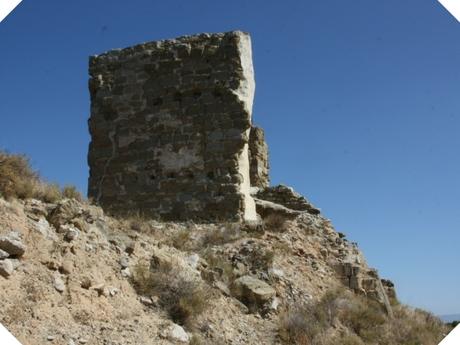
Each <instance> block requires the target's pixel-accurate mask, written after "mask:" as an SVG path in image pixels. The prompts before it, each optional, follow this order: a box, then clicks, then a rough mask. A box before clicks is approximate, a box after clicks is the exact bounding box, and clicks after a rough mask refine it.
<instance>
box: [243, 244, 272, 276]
mask: <svg viewBox="0 0 460 345" xmlns="http://www.w3.org/2000/svg"><path fill="white" fill-rule="evenodd" d="M274 260H275V252H274V251H273V250H269V249H267V248H262V247H259V248H257V250H253V251H252V252H250V253H249V255H248V256H247V262H248V264H249V265H250V267H251V270H252V271H268V269H269V268H271V267H272V266H273V261H274Z"/></svg>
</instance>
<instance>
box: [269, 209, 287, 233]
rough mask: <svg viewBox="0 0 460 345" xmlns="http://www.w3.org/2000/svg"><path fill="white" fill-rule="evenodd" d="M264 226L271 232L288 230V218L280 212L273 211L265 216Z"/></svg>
mask: <svg viewBox="0 0 460 345" xmlns="http://www.w3.org/2000/svg"><path fill="white" fill-rule="evenodd" d="M264 228H265V229H266V230H267V231H271V232H285V231H287V219H286V218H285V217H283V216H281V215H279V214H276V213H273V214H271V215H269V216H267V217H266V218H264Z"/></svg>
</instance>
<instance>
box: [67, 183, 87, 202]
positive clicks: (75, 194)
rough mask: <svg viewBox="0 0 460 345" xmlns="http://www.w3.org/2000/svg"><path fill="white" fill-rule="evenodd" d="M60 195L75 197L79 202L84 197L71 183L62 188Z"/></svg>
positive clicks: (69, 197)
mask: <svg viewBox="0 0 460 345" xmlns="http://www.w3.org/2000/svg"><path fill="white" fill-rule="evenodd" d="M62 196H63V197H64V198H67V199H75V200H77V201H79V202H82V201H83V199H84V198H83V196H82V195H81V193H80V192H79V191H78V189H77V187H75V186H71V185H66V186H64V188H62Z"/></svg>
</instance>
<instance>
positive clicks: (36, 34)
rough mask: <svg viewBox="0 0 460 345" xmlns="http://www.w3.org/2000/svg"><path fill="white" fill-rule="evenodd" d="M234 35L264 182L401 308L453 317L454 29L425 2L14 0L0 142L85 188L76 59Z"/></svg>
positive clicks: (458, 74)
mask: <svg viewBox="0 0 460 345" xmlns="http://www.w3.org/2000/svg"><path fill="white" fill-rule="evenodd" d="M234 29H240V30H244V31H248V32H250V33H251V35H252V39H253V49H254V64H255V71H256V82H257V90H256V99H255V108H254V119H255V122H256V123H257V124H259V125H261V126H262V127H264V128H265V130H266V136H267V139H268V143H269V145H270V151H271V167H272V169H271V177H272V181H273V183H286V184H289V185H292V186H294V187H295V188H296V189H297V190H298V191H299V192H301V193H303V194H304V195H305V196H307V198H309V199H310V200H311V201H312V202H313V203H314V204H315V205H317V206H318V207H320V208H321V209H322V210H323V211H324V214H325V215H326V216H327V217H329V218H331V219H332V221H333V223H334V224H335V225H336V227H337V229H338V230H339V231H343V232H345V233H347V235H348V237H349V239H350V240H353V241H357V242H358V243H359V244H360V247H361V248H362V249H363V250H364V252H365V254H366V256H367V258H368V261H369V263H370V264H371V265H372V266H375V267H377V268H378V269H379V271H380V273H381V275H382V276H383V277H388V278H390V279H392V280H393V281H394V282H395V283H396V285H397V289H398V292H399V296H400V298H401V300H402V301H403V302H405V303H409V304H411V305H416V306H420V307H424V308H428V309H430V310H431V311H433V312H435V313H439V314H448V313H458V312H460V298H459V295H458V292H459V286H460V274H459V263H460V248H459V243H460V231H459V225H460V212H459V197H460V179H459V176H460V157H459V154H458V152H459V148H460V135H459V134H460V116H459V115H460V113H459V111H460V97H459V88H460V70H459V66H460V65H459V63H460V45H459V42H460V23H458V22H457V21H456V20H455V19H454V18H453V17H452V16H451V15H450V14H449V13H448V12H447V11H445V10H444V8H442V7H441V5H439V4H438V2H437V1H436V0H405V1H401V0H385V1H369V0H353V1H343V0H317V1H313V0H298V1H289V0H285V1H268V0H264V1H262V0H258V1H255V0H252V1H243V0H232V1H215V0H214V1H211V0H207V1H204V0H194V1H185V0H184V1H175V0H164V1H151V0H131V1H119V0H110V1H108V0H106V1H101V0H91V1H89V0H79V1H62V0H59V1H58V0H48V1H36V0H35V1H34V0H24V1H23V3H22V4H21V5H20V6H19V7H18V8H17V9H16V10H15V12H13V14H11V15H10V16H9V17H8V18H7V19H6V20H5V21H4V22H2V23H0V44H1V45H0V97H1V98H0V101H1V102H0V116H1V127H0V129H1V135H0V147H1V148H4V149H8V150H10V151H12V152H24V153H26V154H28V155H29V156H30V157H31V158H32V162H33V164H34V166H35V167H36V168H37V169H39V170H40V172H41V173H42V175H43V176H44V177H46V178H47V179H49V180H51V181H57V182H59V183H62V184H64V183H72V184H75V185H77V186H78V187H79V188H80V189H81V190H82V191H84V190H86V183H87V176H88V167H87V163H86V153H87V146H88V142H89V136H88V131H87V122H86V121H87V118H88V115H89V96H88V91H87V79H88V75H87V61H88V56H89V55H92V54H97V53H101V52H103V51H106V50H109V49H112V48H121V47H125V46H129V45H132V44H135V43H139V42H143V41H150V40H158V39H164V38H173V37H175V36H180V35H184V34H192V33H199V32H221V31H230V30H234Z"/></svg>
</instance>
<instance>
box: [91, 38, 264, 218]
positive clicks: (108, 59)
mask: <svg viewBox="0 0 460 345" xmlns="http://www.w3.org/2000/svg"><path fill="white" fill-rule="evenodd" d="M251 54H252V53H251V41H250V37H249V35H248V34H246V33H242V32H239V31H235V32H229V33H225V34H212V35H209V34H201V35H196V36H184V37H180V38H178V39H175V40H166V41H158V42H150V43H145V44H141V45H137V46H134V47H130V48H126V49H123V50H115V51H110V52H108V53H105V54H102V55H99V56H94V57H92V58H91V59H90V69H89V71H90V75H91V78H90V82H89V88H90V93H91V118H90V121H89V127H90V133H91V136H92V141H91V144H90V149H89V165H90V178H89V195H90V196H91V197H93V198H94V199H95V200H96V201H97V202H98V203H100V204H101V205H102V206H104V207H106V208H110V209H111V210H112V211H114V212H126V211H130V210H131V211H132V210H136V211H141V212H142V213H146V214H154V215H159V216H161V217H162V218H164V219H171V220H181V219H184V220H185V219H236V218H243V219H246V220H254V219H256V212H255V205H254V201H253V199H252V198H251V196H250V193H249V189H250V177H249V175H250V173H249V169H250V165H249V153H248V147H249V134H250V128H251V113H252V103H253V97H254V89H255V83H254V75H253V67H252V56H251Z"/></svg>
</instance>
